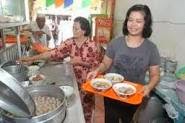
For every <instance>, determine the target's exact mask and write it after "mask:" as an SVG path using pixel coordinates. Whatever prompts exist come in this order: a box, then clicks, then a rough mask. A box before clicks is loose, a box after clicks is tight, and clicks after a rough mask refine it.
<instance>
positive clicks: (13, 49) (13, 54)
mask: <svg viewBox="0 0 185 123" xmlns="http://www.w3.org/2000/svg"><path fill="white" fill-rule="evenodd" d="M25 24H28V23H27V22H22V23H3V25H2V23H1V24H0V32H1V37H2V44H3V47H2V48H1V49H0V62H4V61H7V60H15V59H16V58H17V57H20V56H21V44H20V31H19V30H20V26H22V25H25ZM6 28H15V30H16V31H15V35H16V38H17V43H16V44H5V41H4V39H5V37H4V29H6Z"/></svg>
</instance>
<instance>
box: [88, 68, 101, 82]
mask: <svg viewBox="0 0 185 123" xmlns="http://www.w3.org/2000/svg"><path fill="white" fill-rule="evenodd" d="M97 75H98V71H97V70H94V71H91V72H89V73H88V74H87V80H91V79H94V78H96V76H97Z"/></svg>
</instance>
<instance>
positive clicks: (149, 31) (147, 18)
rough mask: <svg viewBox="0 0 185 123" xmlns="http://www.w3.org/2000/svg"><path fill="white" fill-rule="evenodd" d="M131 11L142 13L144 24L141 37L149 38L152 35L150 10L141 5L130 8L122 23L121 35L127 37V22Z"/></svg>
mask: <svg viewBox="0 0 185 123" xmlns="http://www.w3.org/2000/svg"><path fill="white" fill-rule="evenodd" d="M133 11H140V12H142V13H143V15H144V21H145V24H144V29H143V35H142V36H143V37H144V38H148V37H150V36H151V34H152V15H151V12H150V9H149V7H148V6H147V5H141V4H136V5H134V6H132V7H131V8H130V9H129V10H128V11H127V14H126V18H125V21H124V23H123V29H122V31H123V34H124V35H128V29H127V22H128V18H129V15H130V13H131V12H133Z"/></svg>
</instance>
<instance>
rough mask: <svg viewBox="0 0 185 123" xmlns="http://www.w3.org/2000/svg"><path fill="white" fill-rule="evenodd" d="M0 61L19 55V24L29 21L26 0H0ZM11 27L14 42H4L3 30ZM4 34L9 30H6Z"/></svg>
mask: <svg viewBox="0 0 185 123" xmlns="http://www.w3.org/2000/svg"><path fill="white" fill-rule="evenodd" d="M0 18H1V19H0V63H2V62H4V61H7V60H15V59H16V58H17V57H20V56H21V44H20V31H19V30H20V26H22V25H25V24H28V23H29V12H28V0H17V1H16V2H15V1H14V0H8V1H7V0H1V1H0ZM10 28H13V29H14V30H15V31H14V35H16V40H17V43H16V44H6V43H5V30H7V29H10ZM6 34H9V32H7V31H6Z"/></svg>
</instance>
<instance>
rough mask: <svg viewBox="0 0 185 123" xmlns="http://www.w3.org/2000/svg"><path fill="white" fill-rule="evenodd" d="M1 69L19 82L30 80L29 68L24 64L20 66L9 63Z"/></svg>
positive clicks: (13, 62)
mask: <svg viewBox="0 0 185 123" xmlns="http://www.w3.org/2000/svg"><path fill="white" fill-rule="evenodd" d="M1 68H2V69H4V70H5V71H7V72H8V73H9V74H11V75H12V76H13V77H15V78H16V79H17V80H18V81H19V82H22V81H25V80H27V79H28V76H27V74H28V68H27V67H26V66H24V65H23V64H20V63H18V62H16V61H8V62H6V63H3V64H2V65H1Z"/></svg>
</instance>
